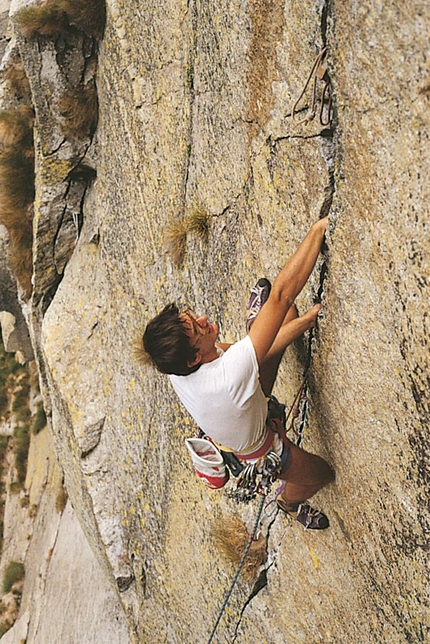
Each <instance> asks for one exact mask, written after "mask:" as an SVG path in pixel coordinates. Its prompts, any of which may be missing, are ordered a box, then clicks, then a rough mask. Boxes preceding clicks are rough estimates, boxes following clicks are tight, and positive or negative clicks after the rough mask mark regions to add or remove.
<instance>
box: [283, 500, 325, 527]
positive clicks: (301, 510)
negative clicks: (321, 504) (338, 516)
mask: <svg viewBox="0 0 430 644" xmlns="http://www.w3.org/2000/svg"><path fill="white" fill-rule="evenodd" d="M276 503H277V505H278V508H279V509H280V510H282V512H284V513H285V514H289V515H290V517H292V518H293V519H295V520H296V521H298V522H299V523H301V524H302V526H304V528H305V530H325V529H326V528H328V527H329V525H330V523H329V520H328V518H327V517H326V515H325V514H324V512H321V510H315V509H314V508H312V507H311V506H310V505H309V503H308V502H307V501H303V502H302V503H291V504H288V503H286V502H285V501H284V500H283V499H278V500H277V501H276Z"/></svg>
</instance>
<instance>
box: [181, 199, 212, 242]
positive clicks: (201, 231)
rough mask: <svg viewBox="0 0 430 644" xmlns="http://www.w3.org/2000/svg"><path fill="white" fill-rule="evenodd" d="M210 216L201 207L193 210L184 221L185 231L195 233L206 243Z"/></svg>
mask: <svg viewBox="0 0 430 644" xmlns="http://www.w3.org/2000/svg"><path fill="white" fill-rule="evenodd" d="M210 218H211V217H210V214H209V213H208V211H207V210H205V209H204V208H202V207H201V206H196V207H195V208H193V209H192V210H191V211H190V212H189V214H188V217H187V219H186V226H187V230H188V232H190V233H195V234H196V235H197V236H198V237H200V239H203V240H204V241H207V238H208V235H209V222H210Z"/></svg>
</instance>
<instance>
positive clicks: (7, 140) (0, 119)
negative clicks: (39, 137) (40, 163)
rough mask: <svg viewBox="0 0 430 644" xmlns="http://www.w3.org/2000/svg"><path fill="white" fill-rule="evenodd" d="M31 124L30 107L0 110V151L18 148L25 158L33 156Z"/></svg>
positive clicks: (31, 111) (31, 112) (32, 116)
mask: <svg viewBox="0 0 430 644" xmlns="http://www.w3.org/2000/svg"><path fill="white" fill-rule="evenodd" d="M33 124H34V115H33V110H32V109H31V107H19V108H18V109H16V110H13V111H8V110H0V150H5V149H7V148H8V147H12V146H13V147H20V148H21V149H22V151H23V152H24V154H25V156H26V157H32V156H34V151H33V147H34V144H33Z"/></svg>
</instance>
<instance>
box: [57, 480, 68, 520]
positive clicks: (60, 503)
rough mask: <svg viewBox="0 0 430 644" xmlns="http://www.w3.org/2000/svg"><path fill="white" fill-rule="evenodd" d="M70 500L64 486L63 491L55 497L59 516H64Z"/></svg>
mask: <svg viewBox="0 0 430 644" xmlns="http://www.w3.org/2000/svg"><path fill="white" fill-rule="evenodd" d="M68 498H69V496H68V494H67V491H66V488H65V487H64V486H61V490H60V491H59V492H58V494H57V496H56V497H55V509H56V510H57V512H58V513H59V514H62V513H63V512H64V509H65V507H66V505H67V500H68Z"/></svg>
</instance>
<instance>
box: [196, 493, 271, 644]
mask: <svg viewBox="0 0 430 644" xmlns="http://www.w3.org/2000/svg"><path fill="white" fill-rule="evenodd" d="M265 500H266V495H262V497H261V500H260V505H259V506H258V512H257V516H256V519H255V522H254V527H253V529H252V532H251V534H250V536H249V539H248V543H247V544H246V548H245V550H244V551H243V555H242V559H241V560H240V562H239V566H238V568H237V571H236V574H235V576H234V577H233V581H232V582H231V585H230V588H229V589H228V591H227V593H226V595H225V599H224V602H223V604H222V606H221V608H220V611H219V613H218V617H217V620H216V622H215V626H214V627H213V629H212V633H211V634H210V637H209V639H208V644H211V642H212V640H213V638H214V635H215V632H216V629H217V628H218V625H219V623H220V621H221V618H222V616H223V614H224V611H225V609H226V608H227V604H228V602H229V601H230V597H231V595H232V593H233V589H234V587H235V585H236V582H237V580H238V579H239V575H240V573H241V572H242V568H243V566H244V564H245V559H246V557H247V556H248V552H249V549H250V547H251V544H252V542H253V541H254V539H255V535H256V534H257V530H258V526H259V524H260V519H261V515H262V513H263V508H264V502H265Z"/></svg>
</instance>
